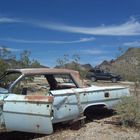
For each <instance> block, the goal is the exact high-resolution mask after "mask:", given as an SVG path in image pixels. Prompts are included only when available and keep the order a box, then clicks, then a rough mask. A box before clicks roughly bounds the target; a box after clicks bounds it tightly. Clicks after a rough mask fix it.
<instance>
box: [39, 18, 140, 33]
mask: <svg viewBox="0 0 140 140" xmlns="http://www.w3.org/2000/svg"><path fill="white" fill-rule="evenodd" d="M38 26H40V27H42V28H47V29H51V30H57V31H63V32H71V33H80V34H89V35H111V36H133V35H140V22H139V21H137V20H136V19H135V18H134V17H131V19H130V20H129V21H127V22H125V23H122V24H118V25H108V26H107V25H101V26H97V27H79V26H69V25H65V24H56V23H38Z"/></svg>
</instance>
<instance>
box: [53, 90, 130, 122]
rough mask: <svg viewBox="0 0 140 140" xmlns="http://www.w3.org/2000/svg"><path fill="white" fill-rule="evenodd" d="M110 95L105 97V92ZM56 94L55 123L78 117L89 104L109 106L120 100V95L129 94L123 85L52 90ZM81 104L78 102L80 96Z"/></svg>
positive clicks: (54, 106) (54, 105) (54, 104)
mask: <svg viewBox="0 0 140 140" xmlns="http://www.w3.org/2000/svg"><path fill="white" fill-rule="evenodd" d="M106 92H108V93H109V97H105V93H106ZM51 93H52V94H53V96H54V102H53V110H54V116H53V123H56V122H62V121H68V120H72V119H76V118H78V117H79V116H80V113H81V112H82V111H83V112H84V111H85V109H86V108H87V107H89V106H93V105H105V106H106V107H108V108H112V106H113V105H114V104H116V103H118V101H119V100H120V97H122V96H127V95H129V91H128V89H127V88H123V87H112V88H111V87H106V88H103V87H102V88H101V87H89V88H77V89H76V88H75V89H65V90H55V91H51ZM77 96H79V100H80V105H79V104H78V98H77ZM79 106H80V107H79Z"/></svg>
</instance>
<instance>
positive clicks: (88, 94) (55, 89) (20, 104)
mask: <svg viewBox="0 0 140 140" xmlns="http://www.w3.org/2000/svg"><path fill="white" fill-rule="evenodd" d="M9 77H10V78H9ZM0 86H1V87H0V129H5V130H16V131H24V132H33V133H42V134H51V133H53V124H55V123H58V122H69V121H72V120H76V119H77V120H78V118H82V117H83V115H84V113H85V111H86V110H88V109H89V108H91V107H93V106H105V107H107V108H109V109H110V108H112V106H113V105H114V104H116V103H118V102H119V100H120V98H121V97H122V96H129V89H128V88H125V87H121V86H108V87H97V86H89V87H88V86H83V84H82V82H81V80H80V77H79V73H78V72H77V71H73V70H68V69H50V68H32V69H10V70H7V71H6V72H5V73H4V74H3V75H2V76H1V77H0Z"/></svg>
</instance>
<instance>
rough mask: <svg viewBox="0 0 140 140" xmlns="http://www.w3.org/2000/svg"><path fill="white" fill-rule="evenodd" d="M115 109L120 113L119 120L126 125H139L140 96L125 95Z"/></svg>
mask: <svg viewBox="0 0 140 140" xmlns="http://www.w3.org/2000/svg"><path fill="white" fill-rule="evenodd" d="M114 109H115V110H116V112H117V114H118V115H119V121H120V122H121V123H122V124H123V125H125V126H130V127H131V126H137V124H139V123H140V97H139V96H131V97H123V98H122V99H121V102H120V103H119V104H117V105H116V106H115V107H114Z"/></svg>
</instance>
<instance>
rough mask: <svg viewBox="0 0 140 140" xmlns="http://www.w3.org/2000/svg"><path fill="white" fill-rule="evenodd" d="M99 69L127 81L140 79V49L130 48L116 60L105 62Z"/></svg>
mask: <svg viewBox="0 0 140 140" xmlns="http://www.w3.org/2000/svg"><path fill="white" fill-rule="evenodd" d="M97 67H99V68H101V69H103V70H106V71H110V72H113V73H117V74H120V75H121V76H122V77H123V78H124V79H127V80H136V79H138V78H139V79H140V48H129V49H128V50H127V51H126V52H125V53H124V54H122V55H121V56H119V57H118V58H117V59H116V60H111V61H106V60H105V61H103V62H102V63H101V64H100V65H98V66H97Z"/></svg>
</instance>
